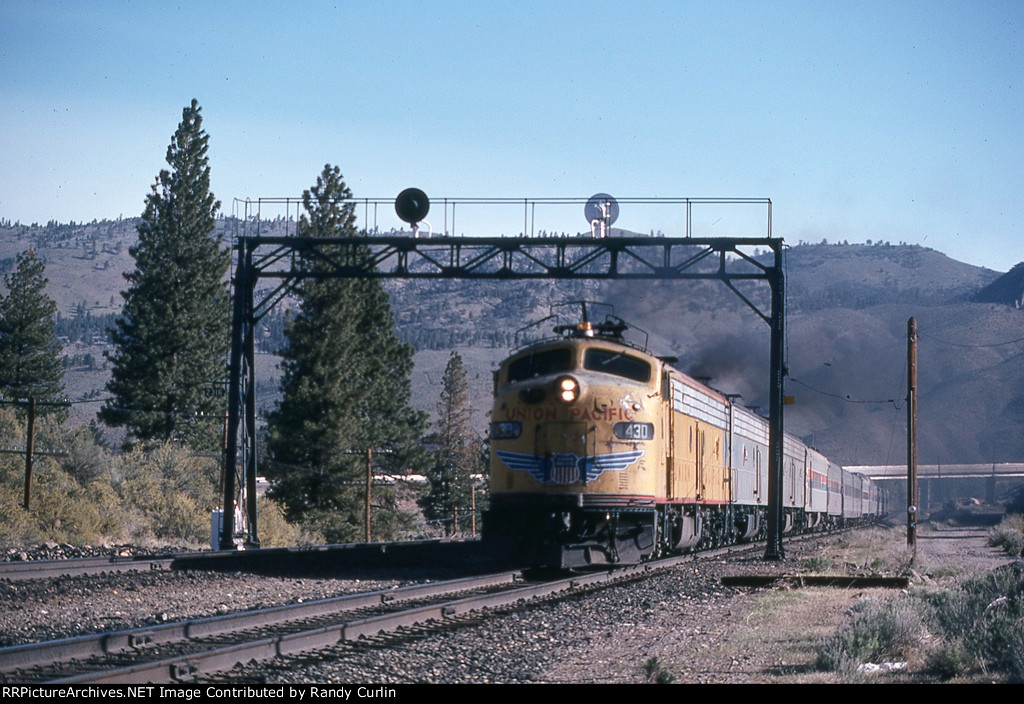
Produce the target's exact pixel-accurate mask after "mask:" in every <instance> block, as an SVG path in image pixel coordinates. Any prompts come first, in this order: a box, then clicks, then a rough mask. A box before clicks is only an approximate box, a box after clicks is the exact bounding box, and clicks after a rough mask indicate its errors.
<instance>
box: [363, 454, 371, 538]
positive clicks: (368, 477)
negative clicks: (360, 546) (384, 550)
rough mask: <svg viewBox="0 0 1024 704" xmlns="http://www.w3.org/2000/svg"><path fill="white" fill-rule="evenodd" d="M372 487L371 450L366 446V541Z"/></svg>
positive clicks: (368, 532)
mask: <svg viewBox="0 0 1024 704" xmlns="http://www.w3.org/2000/svg"><path fill="white" fill-rule="evenodd" d="M372 487H373V450H371V449H370V448H366V517H365V519H364V520H365V521H366V542H370V489H371V488H372Z"/></svg>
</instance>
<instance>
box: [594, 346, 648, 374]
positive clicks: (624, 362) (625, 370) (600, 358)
mask: <svg viewBox="0 0 1024 704" xmlns="http://www.w3.org/2000/svg"><path fill="white" fill-rule="evenodd" d="M583 368H584V369H589V370H591V371H594V372H604V373H605V374H614V375H615V376H621V377H625V378H626V379H632V380H633V381H643V382H647V381H650V380H651V365H650V364H648V363H647V362H645V361H644V360H642V359H637V358H636V357H631V356H629V355H626V354H623V353H621V352H616V351H614V350H603V349H600V348H597V347H591V348H590V349H588V350H587V352H586V354H585V355H584V356H583Z"/></svg>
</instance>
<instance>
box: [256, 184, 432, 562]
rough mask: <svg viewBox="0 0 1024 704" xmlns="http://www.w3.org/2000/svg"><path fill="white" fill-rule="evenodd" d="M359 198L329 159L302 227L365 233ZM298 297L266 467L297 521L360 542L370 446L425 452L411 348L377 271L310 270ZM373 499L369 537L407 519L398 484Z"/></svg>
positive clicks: (382, 461)
mask: <svg viewBox="0 0 1024 704" xmlns="http://www.w3.org/2000/svg"><path fill="white" fill-rule="evenodd" d="M351 196H352V194H351V192H350V191H349V189H348V187H347V186H346V185H345V183H344V181H343V180H342V178H341V172H340V171H339V169H338V167H336V166H335V167H332V166H331V165H329V164H328V165H326V166H325V167H324V170H323V173H322V174H321V175H320V176H319V177H317V181H316V185H315V186H313V187H312V188H311V189H309V190H308V191H305V192H304V193H303V196H302V197H303V205H304V206H305V209H306V214H305V215H303V216H302V219H301V220H300V222H299V228H298V232H299V235H300V236H302V237H357V236H359V235H360V233H359V231H358V230H357V229H356V225H355V208H354V205H353V204H352V203H351V202H349V201H348V199H350V198H351ZM325 254H327V255H328V257H330V254H331V253H330V252H325ZM358 256H369V251H368V250H366V251H363V252H361V253H360V254H359V255H358ZM322 262H323V260H322V259H320V258H312V257H311V258H307V259H304V260H303V261H302V262H301V263H300V265H301V266H303V267H304V268H305V269H306V270H307V272H308V273H311V274H315V273H317V272H320V271H324V270H325V269H324V267H325V265H324V264H323V263H322ZM299 298H300V305H299V309H298V311H297V313H296V315H295V316H294V317H293V318H292V320H291V321H290V322H289V324H288V326H287V328H286V336H287V339H288V346H287V348H286V349H285V350H284V351H283V352H282V356H283V361H282V363H281V367H282V370H283V376H282V379H281V392H282V394H281V401H280V404H279V405H278V407H277V409H276V410H275V411H273V412H272V413H271V415H270V418H269V422H268V425H269V437H268V449H269V452H270V456H271V460H272V461H271V463H270V466H269V467H268V468H266V470H265V473H266V474H267V475H268V477H269V478H271V479H272V480H273V481H274V488H273V490H272V494H273V495H274V497H275V498H277V499H279V500H280V501H281V502H282V503H283V505H284V506H285V508H286V513H287V515H288V517H289V518H290V519H292V520H301V521H303V522H304V523H305V524H306V525H307V526H309V527H311V528H315V529H317V530H319V531H320V532H321V533H322V534H323V535H324V536H325V537H326V538H327V539H328V540H330V541H333V542H337V541H349V540H357V539H359V538H360V537H361V536H362V535H363V525H364V512H363V506H364V503H363V502H364V499H365V474H366V452H367V450H370V451H371V452H372V456H373V464H374V467H375V468H376V470H377V471H388V472H393V473H402V472H404V471H405V470H406V469H408V468H410V467H418V466H420V465H421V464H422V462H423V451H422V449H421V448H420V444H419V438H420V433H421V431H422V427H423V422H424V419H423V414H421V413H418V412H416V411H414V410H412V408H411V407H410V405H409V399H410V379H409V375H410V373H411V372H412V348H411V347H410V346H408V345H404V344H402V343H401V342H399V340H398V338H397V336H396V334H395V319H394V315H393V313H392V311H391V302H390V300H389V298H388V295H387V292H386V291H385V290H384V288H383V286H382V285H381V283H380V281H379V280H372V279H338V278H322V279H318V278H306V279H304V280H303V281H302V283H301V287H300V291H299ZM373 503H374V508H373V531H372V535H373V537H375V538H386V537H391V536H392V535H393V534H394V533H395V532H396V530H397V529H398V528H400V527H402V524H403V521H405V522H406V523H408V520H407V517H403V515H402V514H401V513H400V512H398V511H397V506H396V503H395V497H394V495H393V493H392V492H391V490H390V489H388V488H384V487H380V488H375V489H374V494H373Z"/></svg>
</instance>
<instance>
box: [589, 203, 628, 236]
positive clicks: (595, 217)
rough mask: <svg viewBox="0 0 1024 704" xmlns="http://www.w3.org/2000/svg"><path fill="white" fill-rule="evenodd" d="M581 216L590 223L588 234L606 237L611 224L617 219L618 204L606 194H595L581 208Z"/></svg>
mask: <svg viewBox="0 0 1024 704" xmlns="http://www.w3.org/2000/svg"><path fill="white" fill-rule="evenodd" d="M583 215H584V216H586V218H587V222H588V223H590V234H591V235H593V236H594V237H607V236H608V232H609V229H610V228H611V226H612V223H613V222H615V221H616V220H618V219H619V204H618V202H617V201H616V200H615V199H614V198H612V197H611V196H610V195H608V194H607V193H595V194H594V195H592V196H590V198H589V199H587V204H586V205H585V206H583Z"/></svg>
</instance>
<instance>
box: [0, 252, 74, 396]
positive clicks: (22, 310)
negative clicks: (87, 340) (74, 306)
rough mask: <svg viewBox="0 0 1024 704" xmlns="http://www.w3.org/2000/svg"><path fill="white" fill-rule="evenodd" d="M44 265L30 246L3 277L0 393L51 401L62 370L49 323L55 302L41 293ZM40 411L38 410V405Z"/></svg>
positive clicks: (52, 323)
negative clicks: (5, 291) (5, 289)
mask: <svg viewBox="0 0 1024 704" xmlns="http://www.w3.org/2000/svg"><path fill="white" fill-rule="evenodd" d="M45 270H46V267H45V265H44V264H43V262H42V260H40V259H39V257H37V256H36V253H35V251H34V250H32V249H27V250H25V251H24V252H22V253H21V254H19V255H18V267H17V269H16V270H15V271H14V272H12V273H10V274H7V275H6V276H4V286H5V287H6V288H7V295H6V296H3V297H2V298H0V395H2V396H4V397H5V398H8V399H12V400H24V399H29V398H33V397H34V398H35V399H36V400H37V401H39V402H54V401H57V400H58V399H59V398H60V397H61V396H63V395H64V370H63V366H62V365H61V359H60V345H58V344H57V339H56V335H55V334H54V326H55V325H56V318H55V314H56V312H57V304H56V303H54V301H53V299H51V298H50V297H49V296H47V295H46V277H45V276H44V273H45ZM41 410H43V409H42V408H41Z"/></svg>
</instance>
